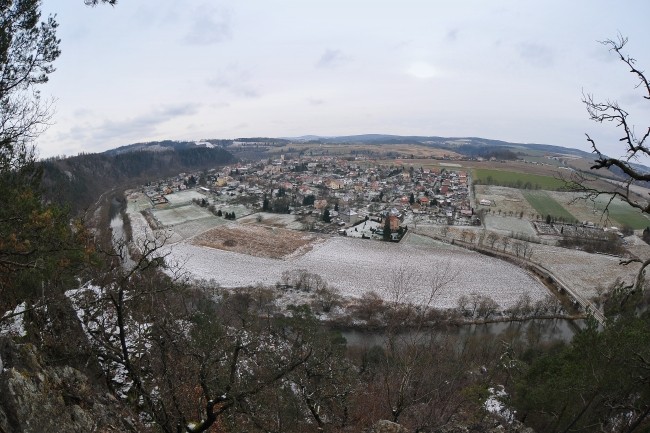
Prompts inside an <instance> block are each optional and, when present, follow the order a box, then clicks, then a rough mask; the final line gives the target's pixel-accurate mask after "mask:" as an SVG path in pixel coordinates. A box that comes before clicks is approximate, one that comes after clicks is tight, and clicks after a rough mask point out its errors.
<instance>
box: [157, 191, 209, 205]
mask: <svg viewBox="0 0 650 433" xmlns="http://www.w3.org/2000/svg"><path fill="white" fill-rule="evenodd" d="M165 198H166V199H167V201H168V202H169V203H170V204H173V205H176V204H183V203H190V202H191V201H192V200H193V199H198V200H201V199H202V198H207V197H206V196H205V195H204V194H201V193H200V192H198V191H196V190H194V189H190V190H186V191H179V192H175V193H173V194H167V195H166V196H165Z"/></svg>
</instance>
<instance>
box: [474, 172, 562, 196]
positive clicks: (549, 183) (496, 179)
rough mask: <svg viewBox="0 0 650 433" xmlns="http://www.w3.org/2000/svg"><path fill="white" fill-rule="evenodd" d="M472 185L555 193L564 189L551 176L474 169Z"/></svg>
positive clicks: (560, 181) (560, 183)
mask: <svg viewBox="0 0 650 433" xmlns="http://www.w3.org/2000/svg"><path fill="white" fill-rule="evenodd" d="M473 172H474V183H477V184H483V185H498V186H507V187H510V188H519V189H546V190H551V191H556V190H560V189H562V188H564V186H565V183H564V181H562V180H560V179H556V178H554V177H552V176H543V175H539V174H527V173H519V172H516V171H505V170H492V169H489V168H475V169H474V170H473Z"/></svg>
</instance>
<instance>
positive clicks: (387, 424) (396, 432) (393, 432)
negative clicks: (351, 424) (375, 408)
mask: <svg viewBox="0 0 650 433" xmlns="http://www.w3.org/2000/svg"><path fill="white" fill-rule="evenodd" d="M367 433H409V431H408V430H407V429H406V428H404V427H402V426H401V425H399V424H396V423H394V422H392V421H387V420H381V421H377V422H376V423H375V425H373V426H372V427H371V428H370V430H368V431H367Z"/></svg>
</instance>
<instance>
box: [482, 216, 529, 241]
mask: <svg viewBox="0 0 650 433" xmlns="http://www.w3.org/2000/svg"><path fill="white" fill-rule="evenodd" d="M485 227H486V228H487V229H488V230H491V231H495V232H500V233H501V234H507V235H509V234H510V233H519V234H523V235H526V236H530V237H533V238H536V237H537V233H536V232H535V229H534V228H533V226H532V224H531V223H530V221H529V220H527V219H526V218H517V217H506V216H497V215H494V214H487V215H485Z"/></svg>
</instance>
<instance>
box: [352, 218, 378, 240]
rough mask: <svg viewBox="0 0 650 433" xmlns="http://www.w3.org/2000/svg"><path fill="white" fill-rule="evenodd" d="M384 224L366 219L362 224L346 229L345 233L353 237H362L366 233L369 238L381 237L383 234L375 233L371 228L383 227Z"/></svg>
mask: <svg viewBox="0 0 650 433" xmlns="http://www.w3.org/2000/svg"><path fill="white" fill-rule="evenodd" d="M383 228H384V225H383V224H381V223H378V222H376V221H372V220H368V221H364V222H362V223H361V224H357V225H356V226H354V227H350V228H349V229H346V230H345V234H346V235H347V236H350V237H352V238H360V237H361V236H362V235H365V236H366V237H368V238H374V239H381V237H382V236H379V235H375V234H374V233H373V232H372V231H371V229H374V230H377V229H383Z"/></svg>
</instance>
